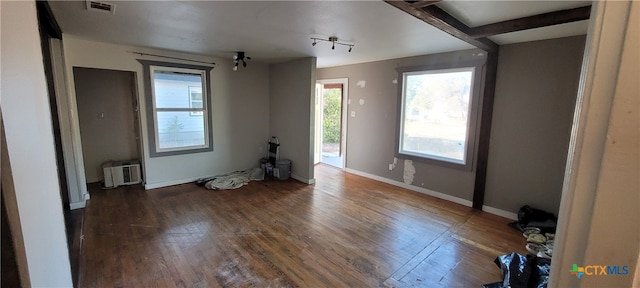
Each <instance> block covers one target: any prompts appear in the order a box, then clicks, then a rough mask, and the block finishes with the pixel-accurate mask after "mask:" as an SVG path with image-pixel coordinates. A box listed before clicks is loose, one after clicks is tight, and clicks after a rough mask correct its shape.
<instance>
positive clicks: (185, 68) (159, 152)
mask: <svg viewBox="0 0 640 288" xmlns="http://www.w3.org/2000/svg"><path fill="white" fill-rule="evenodd" d="M138 62H140V63H141V64H142V66H143V74H144V86H145V96H146V97H145V105H146V107H145V108H146V109H145V111H146V120H147V131H148V139H149V143H148V145H149V146H148V147H149V157H151V158H154V157H165V156H173V155H183V154H192V153H202V152H210V151H213V112H212V109H211V108H212V103H211V102H212V101H211V99H212V97H211V87H210V86H211V85H210V83H211V70H212V69H213V67H208V66H199V65H190V64H181V63H170V62H159V61H149V60H140V59H138ZM156 70H160V71H175V72H188V73H194V72H197V73H194V74H200V75H202V78H201V79H202V101H203V106H202V108H201V109H200V108H198V109H196V108H192V107H191V106H192V103H191V91H190V90H191V89H190V88H189V91H188V97H189V108H166V107H163V108H157V107H156V103H155V98H156V97H155V85H154V71H156ZM194 109H195V110H199V111H194ZM171 111H175V112H190V114H189V115H192V116H193V114H191V113H194V112H196V113H197V112H202V116H203V118H204V119H203V125H204V134H205V135H204V140H205V144H204V145H198V146H185V147H174V148H160V147H159V133H158V132H159V131H158V129H157V127H158V123H157V121H158V117H157V115H158V112H171Z"/></svg>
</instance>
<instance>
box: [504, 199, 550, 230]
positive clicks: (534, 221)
mask: <svg viewBox="0 0 640 288" xmlns="http://www.w3.org/2000/svg"><path fill="white" fill-rule="evenodd" d="M557 221H558V218H556V216H555V215H553V213H549V212H546V211H544V210H540V209H536V208H533V207H531V206H529V205H524V206H522V207H520V210H518V221H516V222H512V223H509V226H511V227H513V228H516V229H518V230H520V231H522V230H524V228H526V227H537V228H540V230H541V231H542V233H555V230H556V225H557V224H556V223H557Z"/></svg>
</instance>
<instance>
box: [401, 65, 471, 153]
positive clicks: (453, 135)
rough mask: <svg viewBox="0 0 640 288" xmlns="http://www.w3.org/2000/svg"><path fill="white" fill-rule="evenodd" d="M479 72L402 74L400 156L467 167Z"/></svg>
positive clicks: (445, 70)
mask: <svg viewBox="0 0 640 288" xmlns="http://www.w3.org/2000/svg"><path fill="white" fill-rule="evenodd" d="M475 70H476V68H475V67H464V68H454V69H439V70H421V71H410V72H403V73H402V94H401V97H402V99H401V100H402V101H401V103H402V104H401V107H400V115H401V119H400V123H399V124H400V127H399V128H400V129H399V130H400V131H399V132H400V133H399V135H398V136H399V139H398V140H399V141H398V142H399V143H398V153H399V154H404V155H409V156H414V157H418V158H427V159H432V160H438V161H444V162H449V163H454V164H460V165H466V164H467V162H468V159H467V156H468V149H469V134H470V133H469V131H470V123H471V121H470V120H471V119H470V114H471V111H472V110H471V102H472V99H473V97H472V96H473V85H474V77H475Z"/></svg>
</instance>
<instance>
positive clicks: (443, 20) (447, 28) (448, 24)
mask: <svg viewBox="0 0 640 288" xmlns="http://www.w3.org/2000/svg"><path fill="white" fill-rule="evenodd" d="M384 1H385V2H387V3H388V4H390V5H391V6H394V7H396V8H398V9H400V10H402V11H404V12H406V13H408V14H410V15H412V16H414V17H416V18H418V19H420V20H422V21H424V22H426V23H428V24H430V25H431V26H434V27H436V28H438V29H440V30H442V31H444V32H446V33H448V34H449V35H451V36H453V37H456V38H458V39H460V40H462V41H464V42H467V43H469V44H471V45H473V46H475V47H478V48H480V49H482V50H484V51H487V52H496V51H498V44H496V43H494V42H493V41H491V40H489V39H487V38H474V37H471V36H469V31H470V29H471V28H469V26H467V25H465V24H464V23H462V22H460V21H459V20H458V19H456V18H455V17H453V16H451V15H449V13H447V12H445V11H444V10H442V9H440V8H438V6H435V5H431V6H427V7H423V8H416V7H414V6H413V4H411V3H408V2H405V1H394V0H384Z"/></svg>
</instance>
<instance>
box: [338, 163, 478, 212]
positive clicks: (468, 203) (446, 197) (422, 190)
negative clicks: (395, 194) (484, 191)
mask: <svg viewBox="0 0 640 288" xmlns="http://www.w3.org/2000/svg"><path fill="white" fill-rule="evenodd" d="M345 171H346V172H348V173H351V174H356V175H358V176H362V177H366V178H369V179H373V180H378V181H380V182H384V183H387V184H391V185H393V186H398V187H402V188H405V189H409V190H412V191H415V192H419V193H422V194H427V195H430V196H433V197H436V198H440V199H443V200H447V201H451V202H454V203H458V204H461V205H464V206H467V207H471V206H472V205H473V202H471V201H469V200H466V199H462V198H458V197H455V196H451V195H447V194H444V193H441V192H436V191H433V190H429V189H425V188H422V187H417V186H413V185H409V184H406V183H404V182H400V181H395V180H392V179H388V178H384V177H380V176H377V175H373V174H369V173H366V172H362V171H358V170H353V169H350V168H347V169H345Z"/></svg>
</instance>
